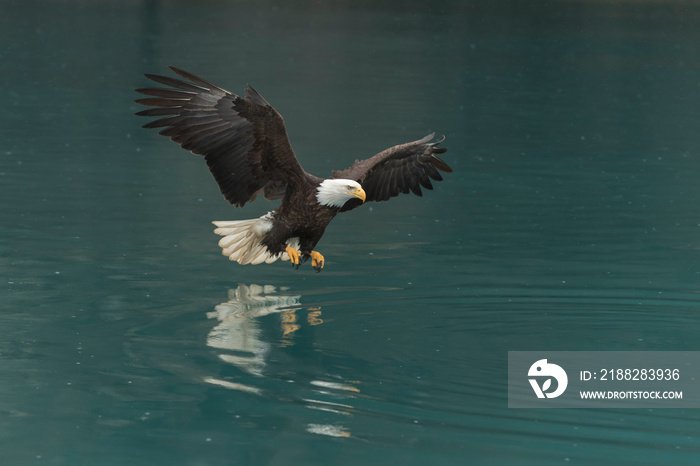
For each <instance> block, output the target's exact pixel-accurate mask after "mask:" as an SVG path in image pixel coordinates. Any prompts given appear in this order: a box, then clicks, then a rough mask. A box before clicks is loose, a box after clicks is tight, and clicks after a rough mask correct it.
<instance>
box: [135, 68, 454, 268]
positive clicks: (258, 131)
mask: <svg viewBox="0 0 700 466" xmlns="http://www.w3.org/2000/svg"><path fill="white" fill-rule="evenodd" d="M169 68H170V69H171V70H172V71H173V72H175V73H176V74H178V75H180V76H181V77H183V78H185V79H186V80H187V81H183V80H180V79H176V78H172V77H167V76H159V75H153V74H146V75H145V76H146V77H147V78H148V79H150V80H152V81H155V82H156V83H159V84H163V85H165V86H168V87H158V88H145V89H137V90H136V91H137V92H139V93H141V94H145V95H147V96H149V97H148V98H142V99H138V100H136V101H135V102H136V103H138V104H141V105H146V106H149V107H152V108H148V109H146V110H143V111H140V112H138V113H137V115H140V116H148V117H159V118H158V119H157V120H154V121H151V122H150V123H147V124H145V125H144V126H143V127H144V128H164V129H163V130H161V131H160V133H159V134H162V135H163V136H167V137H169V138H170V139H171V140H172V141H174V142H176V143H178V144H179V145H180V146H182V148H183V149H187V150H189V151H191V152H192V153H193V154H196V155H202V156H204V160H205V161H206V163H207V166H208V167H209V170H210V171H211V173H212V175H214V179H215V180H216V182H217V183H218V185H219V188H220V189H221V192H222V194H223V195H224V197H225V198H226V200H228V201H229V202H230V203H231V204H233V205H234V206H235V207H242V206H243V205H244V204H245V203H246V202H251V201H253V200H254V199H255V197H256V196H257V195H258V194H263V196H264V197H265V199H269V200H272V199H282V202H281V204H280V206H279V207H278V208H277V209H275V210H273V211H272V212H269V213H267V214H266V215H263V216H262V217H260V218H257V219H251V220H236V221H216V222H213V223H214V225H216V227H217V228H216V229H215V230H214V232H215V233H216V234H218V235H221V236H222V238H221V240H220V241H219V246H220V247H221V249H222V252H223V254H224V256H227V257H228V258H229V259H230V260H233V261H237V262H238V263H239V264H260V263H263V262H265V263H270V262H274V261H276V260H277V259H280V258H281V259H282V260H290V261H291V262H292V264H293V265H294V266H296V267H297V268H298V267H299V264H301V263H303V262H306V261H307V260H308V259H309V258H311V265H312V267H313V268H314V269H316V270H317V271H320V270H321V269H322V268H323V266H324V263H325V259H324V257H323V255H321V254H320V253H319V252H318V251H316V250H314V248H315V247H316V244H317V243H318V241H319V240H320V239H321V236H323V232H324V231H325V229H326V227H327V226H328V224H329V223H330V221H331V220H332V219H333V217H335V216H336V215H337V214H338V213H340V212H346V211H348V210H352V209H354V208H356V207H358V206H359V205H361V204H362V203H363V202H368V201H374V202H381V201H386V200H388V199H389V198H392V197H394V196H397V195H399V194H400V193H409V192H413V193H414V194H416V195H418V196H421V195H422V192H421V186H422V187H423V188H426V189H432V188H433V187H432V184H431V182H430V179H431V178H432V179H433V180H438V181H439V180H442V176H441V175H440V173H439V172H438V170H441V171H443V172H446V173H449V172H451V171H452V169H451V168H450V167H449V165H447V164H446V163H445V162H443V161H442V160H440V159H439V158H438V157H437V155H436V154H442V153H444V152H445V151H446V149H445V148H442V147H438V144H440V143H441V142H442V141H443V140H444V136H443V138H442V139H440V140H437V141H434V142H431V141H432V140H433V137H434V136H435V133H433V134H430V135H428V136H426V137H424V138H422V139H420V140H418V141H414V142H409V143H407V144H401V145H398V146H394V147H391V148H389V149H386V150H384V151H382V152H380V153H378V154H377V155H375V156H374V157H370V158H368V159H366V160H361V161H359V160H356V161H355V163H354V164H353V165H352V166H351V167H349V168H347V169H345V170H342V171H333V173H332V176H331V178H327V179H323V178H318V177H316V176H314V175H311V174H309V173H306V172H305V171H304V170H303V169H302V168H301V165H300V164H299V161H298V160H297V158H296V155H295V154H294V151H293V150H292V146H291V144H290V142H289V138H288V137H287V130H286V129H285V126H284V120H283V119H282V116H281V115H280V114H279V113H277V111H276V110H275V109H274V108H272V106H271V105H270V104H269V103H268V102H267V101H266V100H265V99H263V97H262V96H261V95H260V94H258V93H257V92H256V91H255V90H254V89H253V88H252V87H250V86H248V87H247V88H246V90H245V96H244V97H239V96H237V95H236V94H233V93H231V92H229V91H226V90H224V89H222V88H220V87H218V86H215V85H214V84H211V83H210V82H208V81H205V80H204V79H202V78H199V77H197V76H195V75H193V74H191V73H188V72H186V71H183V70H180V69H177V68H175V67H172V66H171V67H169Z"/></svg>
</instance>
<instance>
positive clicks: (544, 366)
mask: <svg viewBox="0 0 700 466" xmlns="http://www.w3.org/2000/svg"><path fill="white" fill-rule="evenodd" d="M527 375H528V377H548V378H547V379H546V380H545V381H544V382H543V383H542V386H541V387H540V385H539V383H538V382H537V379H528V380H529V381H530V385H532V389H533V390H534V391H535V394H536V395H537V398H544V397H547V398H556V397H558V396H559V395H561V394H562V393H564V390H566V386H567V384H568V383H569V378H568V377H567V376H566V372H564V369H562V368H561V367H560V366H557V365H556V364H550V363H548V362H547V360H546V359H540V360H539V361H537V362H536V363H535V364H533V365H532V366H530V370H529V371H527ZM552 378H554V379H555V380H556V381H557V389H556V390H554V391H553V392H547V390H549V389H550V387H551V386H552Z"/></svg>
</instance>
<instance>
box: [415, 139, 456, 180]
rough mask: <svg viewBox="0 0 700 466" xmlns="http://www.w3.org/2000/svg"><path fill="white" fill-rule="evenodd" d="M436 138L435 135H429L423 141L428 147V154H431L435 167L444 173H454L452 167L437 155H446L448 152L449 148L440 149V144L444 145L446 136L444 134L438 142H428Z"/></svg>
mask: <svg viewBox="0 0 700 466" xmlns="http://www.w3.org/2000/svg"><path fill="white" fill-rule="evenodd" d="M434 137H435V133H430V134H429V135H427V136H426V137H424V138H423V139H421V142H423V144H425V145H426V146H428V152H429V153H430V156H431V158H432V164H433V166H434V167H435V168H437V169H438V170H440V171H442V172H445V173H452V167H450V166H449V165H447V164H446V163H445V161H444V160H442V159H440V158H439V157H437V155H436V154H444V153H445V152H447V148H445V147H438V144H440V143H442V142H443V141H444V140H445V135H444V134H443V135H442V136H440V138H439V139H438V140H436V141H433V142H428V141H430V140H432V139H433V138H434Z"/></svg>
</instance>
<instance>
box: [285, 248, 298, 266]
mask: <svg viewBox="0 0 700 466" xmlns="http://www.w3.org/2000/svg"><path fill="white" fill-rule="evenodd" d="M285 251H287V255H289V260H290V261H291V262H292V265H294V266H296V268H299V264H300V260H299V258H300V256H301V254H299V251H297V250H296V249H294V248H290V247H289V246H287V249H285Z"/></svg>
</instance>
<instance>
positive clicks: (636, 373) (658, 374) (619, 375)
mask: <svg viewBox="0 0 700 466" xmlns="http://www.w3.org/2000/svg"><path fill="white" fill-rule="evenodd" d="M680 378H681V374H680V371H679V370H678V369H601V370H600V380H679V379H680Z"/></svg>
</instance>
